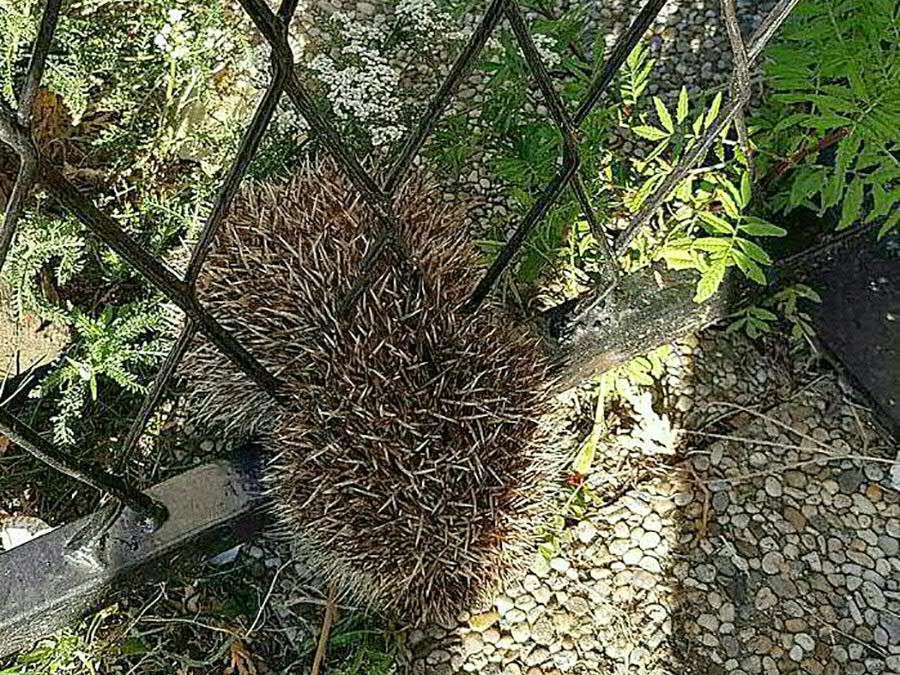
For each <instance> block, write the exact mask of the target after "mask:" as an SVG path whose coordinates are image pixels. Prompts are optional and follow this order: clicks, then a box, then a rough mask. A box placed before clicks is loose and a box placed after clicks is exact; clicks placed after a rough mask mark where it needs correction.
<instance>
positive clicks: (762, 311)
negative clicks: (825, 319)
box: [728, 284, 822, 340]
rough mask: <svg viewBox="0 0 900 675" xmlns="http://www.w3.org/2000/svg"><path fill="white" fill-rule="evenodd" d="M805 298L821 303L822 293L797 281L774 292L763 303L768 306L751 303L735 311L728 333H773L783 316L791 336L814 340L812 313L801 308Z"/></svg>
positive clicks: (756, 334) (752, 336)
mask: <svg viewBox="0 0 900 675" xmlns="http://www.w3.org/2000/svg"><path fill="white" fill-rule="evenodd" d="M803 300H806V301H808V302H815V303H819V302H822V298H821V296H819V294H818V293H817V292H816V291H814V290H813V289H812V288H810V287H809V286H807V285H806V284H794V285H792V286H788V287H786V288H783V289H782V290H780V291H778V292H777V293H775V294H774V295H773V296H772V297H771V298H769V299H768V300H767V301H766V302H764V303H763V304H764V305H765V307H760V306H757V305H751V306H750V307H745V308H743V309H741V310H740V311H738V312H735V313H734V314H732V319H733V320H732V322H731V323H730V324H729V325H728V332H730V333H731V332H734V331H738V330H743V331H744V332H745V333H746V334H747V335H748V336H749V337H751V338H757V337H759V336H760V335H761V334H762V333H770V332H771V331H772V325H773V324H774V323H775V322H776V321H778V320H779V315H780V316H781V317H783V318H784V320H785V321H786V322H787V323H788V325H789V326H790V329H791V337H792V338H794V339H795V340H800V339H804V338H805V339H807V340H808V339H811V338H812V337H813V336H814V335H815V330H814V329H813V327H812V323H811V319H810V316H809V314H807V313H806V312H804V311H802V310H801V309H800V307H799V305H800V303H801V301H803ZM766 307H768V309H767V308H766Z"/></svg>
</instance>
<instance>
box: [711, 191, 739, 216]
mask: <svg viewBox="0 0 900 675" xmlns="http://www.w3.org/2000/svg"><path fill="white" fill-rule="evenodd" d="M717 196H718V198H719V201H721V202H722V208H723V209H725V215H727V216H728V217H729V218H734V219H737V218H740V216H741V211H740V209H739V208H738V205H737V204H736V203H735V201H734V199H733V198H732V197H731V195H730V194H728V192H726V191H725V190H717Z"/></svg>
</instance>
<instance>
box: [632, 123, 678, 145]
mask: <svg viewBox="0 0 900 675" xmlns="http://www.w3.org/2000/svg"><path fill="white" fill-rule="evenodd" d="M631 130H632V131H633V132H634V133H635V134H637V135H638V136H640V137H641V138H646V139H647V140H648V141H660V140H662V139H664V138H668V137H669V134H667V133H666V132H665V131H663V130H662V129H658V128H656V127H651V126H649V125H646V124H641V125H638V126H636V127H632V129H631Z"/></svg>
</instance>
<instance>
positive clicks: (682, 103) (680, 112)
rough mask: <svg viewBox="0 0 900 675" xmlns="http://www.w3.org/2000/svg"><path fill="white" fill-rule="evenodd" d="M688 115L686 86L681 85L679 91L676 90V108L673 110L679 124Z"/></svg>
mask: <svg viewBox="0 0 900 675" xmlns="http://www.w3.org/2000/svg"><path fill="white" fill-rule="evenodd" d="M687 115H688V93H687V88H686V87H684V86H682V87H681V91H680V92H678V109H677V110H676V111H675V117H676V119H677V120H678V123H679V124H681V123H682V122H684V120H685V119H687Z"/></svg>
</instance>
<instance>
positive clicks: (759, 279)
mask: <svg viewBox="0 0 900 675" xmlns="http://www.w3.org/2000/svg"><path fill="white" fill-rule="evenodd" d="M731 258H732V260H734V262H735V263H736V264H737V266H738V268H739V269H740V270H741V272H743V273H744V276H746V277H747V278H748V279H752V280H753V281H755V282H756V283H758V284H760V285H762V286H765V285H766V283H767V282H766V275H765V273H764V272H763V271H762V268H761V267H760V266H759V265H757V264H756V263H755V262H753V260H751V259H750V257H749V256H748V255H747V254H746V253H744V252H743V251H740V250H738V249H732V251H731Z"/></svg>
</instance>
